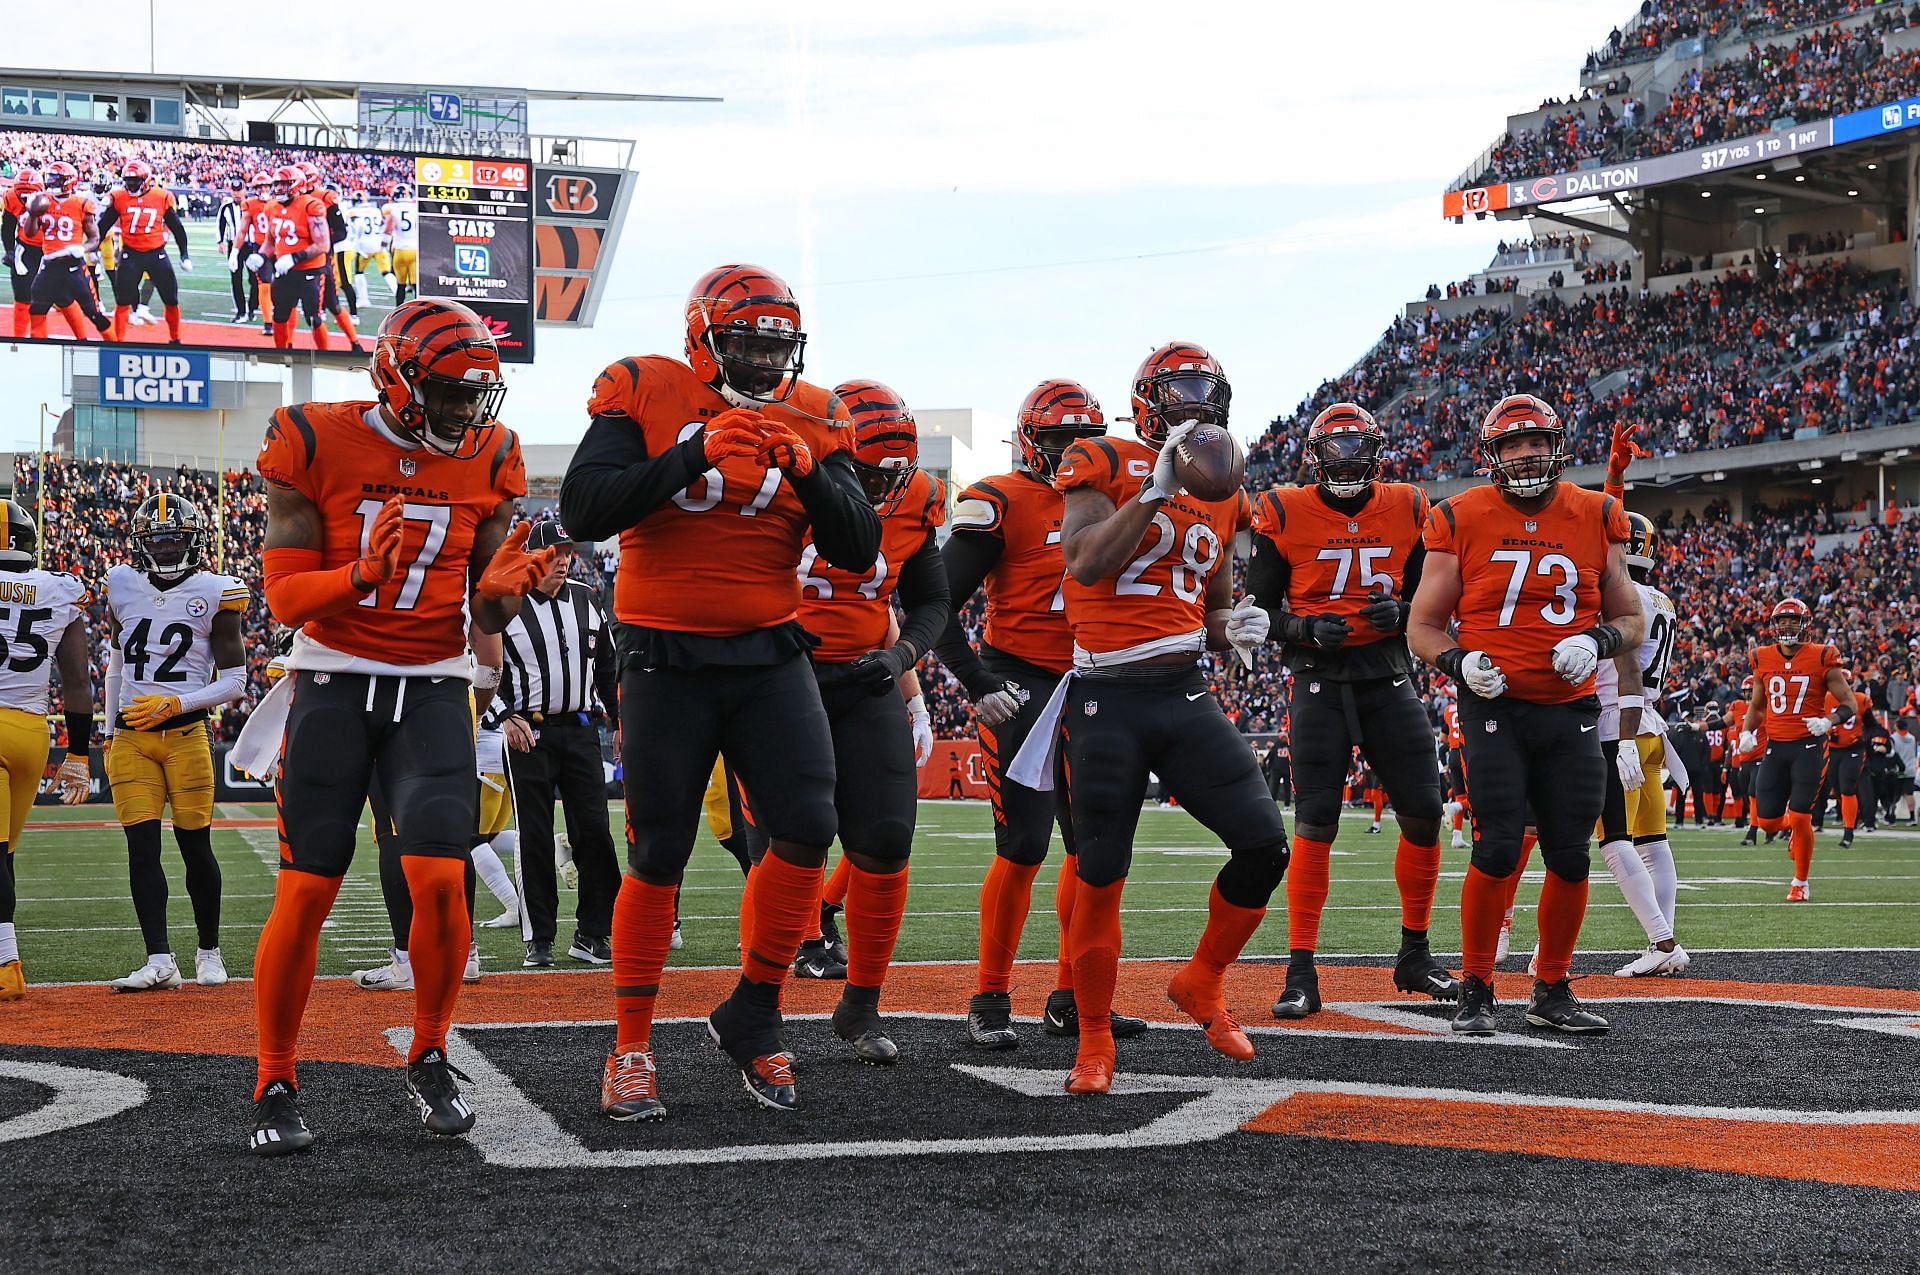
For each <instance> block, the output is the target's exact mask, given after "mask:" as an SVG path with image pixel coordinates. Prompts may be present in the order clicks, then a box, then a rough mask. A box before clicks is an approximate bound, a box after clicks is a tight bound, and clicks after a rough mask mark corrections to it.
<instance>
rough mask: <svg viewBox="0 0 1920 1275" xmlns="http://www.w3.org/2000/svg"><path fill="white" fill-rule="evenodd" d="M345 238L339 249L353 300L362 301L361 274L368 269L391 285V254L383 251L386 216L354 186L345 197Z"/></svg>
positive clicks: (388, 285) (364, 192)
mask: <svg viewBox="0 0 1920 1275" xmlns="http://www.w3.org/2000/svg"><path fill="white" fill-rule="evenodd" d="M346 219H347V241H346V244H345V246H344V247H343V248H342V250H341V255H342V256H344V257H345V258H346V259H347V260H346V269H345V274H346V283H347V287H348V288H350V289H352V291H353V294H354V298H353V299H354V302H355V304H359V303H360V302H363V301H366V300H367V299H368V293H367V292H366V290H365V288H366V285H365V284H363V283H362V282H361V276H362V275H364V274H365V273H366V272H367V271H368V270H369V269H372V270H375V271H378V272H379V274H380V277H381V278H383V279H385V280H386V281H387V287H388V288H389V289H391V288H393V286H394V279H393V258H392V257H390V256H389V255H388V254H387V231H386V217H385V214H383V213H382V212H381V211H380V205H378V204H376V203H374V202H373V197H372V196H371V195H369V194H367V192H366V191H364V190H355V191H354V192H353V194H352V196H351V197H350V198H349V199H348V201H347V207H346Z"/></svg>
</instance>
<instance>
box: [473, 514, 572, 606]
mask: <svg viewBox="0 0 1920 1275" xmlns="http://www.w3.org/2000/svg"><path fill="white" fill-rule="evenodd" d="M532 533H533V524H532V523H530V522H523V523H521V524H520V525H519V526H518V527H515V528H514V529H513V530H512V531H509V532H508V533H507V538H506V539H505V540H503V541H501V542H500V548H499V549H497V550H496V551H495V552H494V555H493V561H492V562H489V563H488V564H487V569H486V570H485V571H483V572H481V573H480V583H478V584H477V585H475V586H474V589H475V591H476V592H478V593H479V594H480V596H481V597H483V598H524V597H526V596H527V595H528V594H529V593H532V592H533V590H534V588H535V586H537V585H538V584H539V583H540V581H541V580H542V579H543V578H544V577H545V576H546V574H547V572H548V571H549V570H551V569H552V567H553V559H554V556H555V555H556V554H557V553H559V549H557V548H556V547H554V546H552V545H549V546H548V547H547V548H545V549H541V550H539V551H538V552H535V553H528V552H527V548H526V546H527V537H528V536H529V535H531V534H532Z"/></svg>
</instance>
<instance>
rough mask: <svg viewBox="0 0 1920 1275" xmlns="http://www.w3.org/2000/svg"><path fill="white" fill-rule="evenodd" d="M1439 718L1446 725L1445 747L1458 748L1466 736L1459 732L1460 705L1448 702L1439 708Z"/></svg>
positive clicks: (1463, 742)
mask: <svg viewBox="0 0 1920 1275" xmlns="http://www.w3.org/2000/svg"><path fill="white" fill-rule="evenodd" d="M1440 719H1441V720H1442V721H1444V722H1445V723H1446V725H1447V747H1448V748H1459V747H1460V746H1461V745H1463V744H1465V743H1466V742H1467V741H1466V737H1465V736H1463V735H1462V734H1461V733H1460V706H1459V705H1458V704H1449V705H1447V706H1446V707H1445V708H1443V709H1441V710H1440Z"/></svg>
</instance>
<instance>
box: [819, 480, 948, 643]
mask: <svg viewBox="0 0 1920 1275" xmlns="http://www.w3.org/2000/svg"><path fill="white" fill-rule="evenodd" d="M946 517H947V492H946V488H945V487H943V486H942V485H941V483H940V480H939V479H938V478H935V477H934V476H933V475H932V474H929V473H928V472H927V471H926V470H924V469H923V470H920V471H918V472H917V473H915V474H914V476H913V480H912V481H911V482H909V483H908V484H907V490H906V492H905V493H904V494H903V495H902V496H901V497H900V500H899V503H897V504H896V505H895V506H894V507H893V512H892V513H889V514H888V515H886V516H885V517H884V518H882V519H881V520H880V557H879V558H878V559H877V560H876V561H875V562H874V564H873V570H871V571H863V572H860V573H859V574H857V575H856V574H855V573H853V572H851V571H842V570H841V569H840V568H839V567H836V566H833V565H832V564H831V563H826V562H822V561H820V557H819V555H818V554H817V553H816V552H815V551H814V547H813V538H812V537H811V536H809V537H808V538H807V547H806V548H805V549H803V550H801V552H800V567H799V576H800V623H801V625H802V626H804V627H805V628H806V630H807V632H809V633H811V634H813V635H814V636H815V637H817V638H819V639H820V645H819V646H818V647H817V648H815V650H814V652H813V658H814V659H816V660H819V661H821V662H823V663H827V664H844V663H846V662H847V661H849V660H857V659H859V658H860V657H861V656H863V655H865V654H866V653H867V652H868V651H873V650H878V649H879V648H880V647H882V646H885V645H886V642H887V620H888V618H889V616H890V614H891V612H892V610H893V593H894V590H895V589H896V588H897V587H899V584H900V568H901V567H903V566H905V565H906V562H907V559H908V558H911V557H912V556H913V555H914V554H916V553H919V552H920V550H921V549H922V548H923V547H924V546H925V545H926V543H927V538H928V537H929V536H931V535H933V529H934V528H935V527H938V526H939V525H940V524H941V523H942V522H945V521H946Z"/></svg>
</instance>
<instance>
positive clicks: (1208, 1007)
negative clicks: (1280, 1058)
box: [1167, 965, 1253, 1062]
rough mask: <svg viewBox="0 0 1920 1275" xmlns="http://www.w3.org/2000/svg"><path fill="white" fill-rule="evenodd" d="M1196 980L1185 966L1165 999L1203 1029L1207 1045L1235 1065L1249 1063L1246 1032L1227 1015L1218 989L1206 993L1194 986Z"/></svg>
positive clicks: (1197, 978)
mask: <svg viewBox="0 0 1920 1275" xmlns="http://www.w3.org/2000/svg"><path fill="white" fill-rule="evenodd" d="M1199 981H1200V979H1199V977H1198V976H1197V974H1196V971H1195V970H1194V968H1193V967H1192V966H1191V965H1189V966H1187V967H1186V968H1184V969H1182V970H1181V971H1180V972H1179V973H1178V974H1175V975H1174V976H1173V980H1172V981H1171V982H1169V983H1168V984H1167V999H1168V1000H1170V1001H1172V1002H1173V1003H1174V1004H1175V1005H1177V1006H1178V1007H1179V1009H1180V1012H1181V1013H1183V1014H1185V1015H1186V1016H1187V1017H1188V1018H1191V1019H1192V1020H1193V1021H1194V1022H1196V1023H1199V1024H1200V1026H1202V1027H1204V1028H1205V1029H1206V1032H1207V1043H1208V1044H1209V1045H1212V1046H1213V1047H1214V1048H1215V1049H1217V1050H1219V1051H1220V1052H1221V1053H1223V1054H1225V1055H1226V1056H1227V1057H1229V1058H1231V1059H1233V1060H1234V1061H1235V1062H1250V1061H1252V1059H1253V1042H1252V1041H1251V1040H1248V1039H1247V1033H1246V1032H1244V1031H1242V1030H1241V1029H1240V1024H1239V1023H1237V1022H1235V1021H1234V1019H1233V1015H1232V1014H1230V1013H1228V1012H1227V1007H1226V1004H1225V1002H1224V1001H1223V1000H1222V999H1221V997H1220V992H1219V989H1218V987H1217V986H1216V987H1215V988H1214V989H1213V990H1212V992H1211V993H1209V992H1208V991H1207V990H1205V989H1203V988H1201V987H1198V986H1196V984H1197V983H1199Z"/></svg>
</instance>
